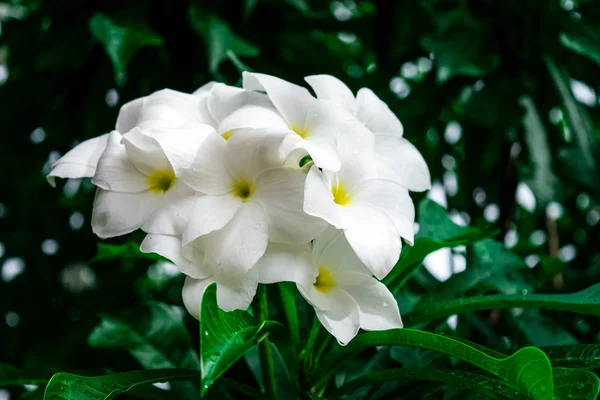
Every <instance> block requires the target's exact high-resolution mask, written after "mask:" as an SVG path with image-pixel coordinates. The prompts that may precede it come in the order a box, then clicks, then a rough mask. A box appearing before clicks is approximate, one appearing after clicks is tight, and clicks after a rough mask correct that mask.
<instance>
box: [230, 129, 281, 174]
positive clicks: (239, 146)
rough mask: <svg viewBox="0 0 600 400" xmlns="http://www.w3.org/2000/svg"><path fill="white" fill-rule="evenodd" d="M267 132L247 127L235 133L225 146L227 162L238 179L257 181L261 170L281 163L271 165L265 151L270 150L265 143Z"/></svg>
mask: <svg viewBox="0 0 600 400" xmlns="http://www.w3.org/2000/svg"><path fill="white" fill-rule="evenodd" d="M266 137H267V133H266V132H265V131H263V130H257V129H245V130H244V131H243V132H238V133H236V134H235V135H233V136H232V137H231V138H230V139H229V140H228V141H227V146H226V147H225V164H226V165H227V169H228V170H229V172H230V173H231V174H232V175H233V176H235V177H236V178H237V179H246V180H249V181H250V182H252V183H255V182H256V179H257V178H258V175H259V174H260V173H261V171H263V170H265V169H269V168H275V167H279V166H280V165H269V164H268V160H269V158H267V157H263V153H265V152H268V151H270V149H269V148H267V147H266V146H265V145H266V144H267V143H268V142H266V141H265V139H266Z"/></svg>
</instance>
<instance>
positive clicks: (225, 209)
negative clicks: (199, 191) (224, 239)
mask: <svg viewBox="0 0 600 400" xmlns="http://www.w3.org/2000/svg"><path fill="white" fill-rule="evenodd" d="M241 205H242V201H241V200H240V199H239V198H237V197H235V196H232V195H231V194H224V195H220V196H200V197H199V198H197V199H196V205H195V208H194V211H193V212H192V215H191V217H190V219H189V221H188V223H187V226H186V228H185V231H184V233H183V243H184V244H185V245H187V244H188V243H190V242H191V241H192V240H195V239H196V238H198V237H200V236H203V235H206V234H208V233H211V232H213V231H216V230H219V229H221V228H223V227H224V226H225V225H226V224H227V223H228V222H229V221H231V219H232V218H233V216H234V215H235V213H236V212H237V211H238V209H239V208H240V206H241Z"/></svg>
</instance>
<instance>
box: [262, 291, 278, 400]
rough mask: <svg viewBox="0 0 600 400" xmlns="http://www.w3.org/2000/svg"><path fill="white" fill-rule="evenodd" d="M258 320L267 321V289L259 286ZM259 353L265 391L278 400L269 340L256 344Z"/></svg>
mask: <svg viewBox="0 0 600 400" xmlns="http://www.w3.org/2000/svg"><path fill="white" fill-rule="evenodd" d="M258 319H259V321H260V322H263V321H267V320H268V319H269V302H268V300H267V287H266V285H260V286H259V288H258ZM258 351H259V353H260V366H261V368H262V375H263V381H264V384H265V391H266V394H267V396H268V397H269V398H271V399H274V400H278V399H279V392H278V391H277V379H276V378H275V363H274V362H273V349H272V347H271V341H270V340H269V338H265V339H264V340H263V341H262V342H260V343H259V344H258Z"/></svg>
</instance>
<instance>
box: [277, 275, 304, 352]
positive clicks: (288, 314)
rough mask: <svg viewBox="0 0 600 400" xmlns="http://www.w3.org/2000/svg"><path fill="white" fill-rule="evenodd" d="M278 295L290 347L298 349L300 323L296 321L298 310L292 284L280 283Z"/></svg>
mask: <svg viewBox="0 0 600 400" xmlns="http://www.w3.org/2000/svg"><path fill="white" fill-rule="evenodd" d="M278 286H279V293H280V294H281V305H282V306H283V312H284V313H285V318H286V320H287V328H288V329H289V331H290V336H291V339H292V347H293V348H294V349H298V348H299V347H300V322H299V321H298V310H297V309H296V297H295V296H294V290H295V287H294V284H293V283H290V282H280V283H279V284H278Z"/></svg>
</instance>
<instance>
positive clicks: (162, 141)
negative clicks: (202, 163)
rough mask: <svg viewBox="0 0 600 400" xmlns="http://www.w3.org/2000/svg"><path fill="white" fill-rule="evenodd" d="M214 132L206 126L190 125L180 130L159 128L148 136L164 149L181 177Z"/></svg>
mask: <svg viewBox="0 0 600 400" xmlns="http://www.w3.org/2000/svg"><path fill="white" fill-rule="evenodd" d="M213 132H214V128H213V127H211V126H210V125H205V124H188V125H185V126H182V127H180V128H176V129H175V128H159V129H151V130H148V135H149V136H151V137H153V138H154V139H156V141H157V142H158V143H159V145H160V147H161V148H162V149H163V151H164V153H165V155H166V156H167V159H168V160H169V163H170V164H171V166H172V167H173V169H174V171H175V175H177V176H181V173H182V171H183V170H184V169H186V168H188V167H189V166H190V164H191V163H192V161H193V160H194V158H195V157H196V153H198V148H199V147H200V146H201V144H202V142H204V140H205V139H206V138H207V137H208V136H209V135H210V134H211V133H213Z"/></svg>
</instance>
